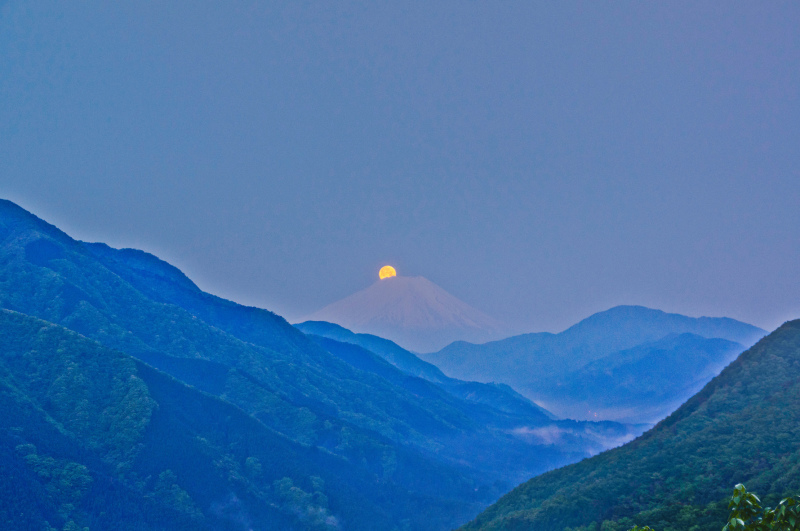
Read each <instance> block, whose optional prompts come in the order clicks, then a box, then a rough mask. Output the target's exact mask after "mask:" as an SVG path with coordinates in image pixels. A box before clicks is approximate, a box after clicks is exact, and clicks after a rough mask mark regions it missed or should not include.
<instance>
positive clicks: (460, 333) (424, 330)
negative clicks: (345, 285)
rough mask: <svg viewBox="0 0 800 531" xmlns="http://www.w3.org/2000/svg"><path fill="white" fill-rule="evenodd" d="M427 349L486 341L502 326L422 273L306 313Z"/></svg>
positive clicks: (391, 279)
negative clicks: (452, 343) (457, 341)
mask: <svg viewBox="0 0 800 531" xmlns="http://www.w3.org/2000/svg"><path fill="white" fill-rule="evenodd" d="M303 320H304V321H306V320H307V321H328V322H332V323H336V324H339V325H341V326H344V327H345V328H348V329H350V330H353V331H354V332H358V333H368V334H375V335H378V336H381V337H385V338H387V339H391V340H392V341H395V342H397V343H399V344H401V345H403V346H405V347H407V348H409V349H411V350H416V351H418V352H426V351H428V352H430V351H433V350H436V349H438V348H442V347H443V346H445V345H447V344H449V343H451V342H452V341H455V340H459V339H461V340H469V341H487V340H489V339H493V338H496V337H498V336H499V335H500V332H501V330H502V328H503V326H502V325H501V324H500V323H499V322H498V321H496V320H494V319H493V318H491V317H489V316H488V315H486V314H484V313H482V312H480V311H479V310H476V309H475V308H473V307H472V306H470V305H468V304H467V303H465V302H463V301H462V300H460V299H458V298H456V297H455V296H453V295H451V294H450V293H448V292H447V291H445V290H444V289H442V288H441V287H439V286H437V285H436V284H434V283H433V282H431V281H430V280H428V279H427V278H425V277H421V276H416V277H403V276H390V277H386V278H383V279H381V280H378V281H376V282H375V283H374V284H372V285H371V286H369V287H368V288H365V289H363V290H361V291H358V292H356V293H354V294H352V295H350V296H348V297H345V298H344V299H341V300H339V301H336V302H334V303H332V304H329V305H328V306H325V307H324V308H322V309H321V310H319V311H317V312H314V313H313V314H311V315H309V316H308V317H306V318H305V319H303Z"/></svg>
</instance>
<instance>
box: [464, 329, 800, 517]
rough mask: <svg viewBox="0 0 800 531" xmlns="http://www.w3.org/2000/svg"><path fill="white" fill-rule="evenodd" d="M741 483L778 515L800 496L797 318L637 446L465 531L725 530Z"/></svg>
mask: <svg viewBox="0 0 800 531" xmlns="http://www.w3.org/2000/svg"><path fill="white" fill-rule="evenodd" d="M741 339H744V338H741ZM737 483H744V484H745V485H746V486H747V488H748V490H750V491H752V492H757V493H758V494H759V495H760V496H762V498H763V499H764V502H765V503H766V504H767V505H770V506H773V507H774V506H775V504H776V502H777V501H778V500H779V499H780V498H782V497H784V496H787V495H797V493H798V491H800V320H797V321H791V322H788V323H786V324H784V325H783V326H781V327H780V328H779V329H778V330H776V331H775V332H773V333H772V334H770V335H768V336H767V337H765V338H763V339H762V340H761V341H759V342H758V343H757V344H756V345H755V346H754V347H752V348H750V349H749V350H748V351H747V352H745V353H743V354H742V355H740V356H739V357H738V358H737V359H736V360H735V361H734V362H733V363H731V364H730V365H729V366H728V367H726V368H725V369H724V370H723V371H722V373H720V374H719V375H718V376H717V377H715V378H714V379H712V380H711V381H710V382H709V383H708V384H707V385H706V386H705V387H703V389H702V390H701V391H700V392H699V393H697V394H696V395H694V396H693V397H692V398H691V399H690V400H689V401H687V402H686V403H685V404H684V405H683V406H681V407H680V408H679V409H678V410H677V411H675V412H674V413H673V414H671V415H670V416H669V417H667V418H666V419H664V420H663V421H661V422H660V423H659V424H658V425H657V426H656V427H655V428H653V429H652V430H650V431H648V432H647V433H645V434H644V435H642V436H641V437H639V438H638V439H636V440H634V441H632V442H630V443H628V444H625V445H624V446H622V447H620V448H616V449H613V450H609V451H607V452H604V453H602V454H600V455H598V456H595V457H593V458H591V459H587V460H584V461H581V462H580V463H576V464H573V465H570V466H567V467H564V468H561V469H559V470H554V471H552V472H548V473H546V474H543V475H541V476H538V477H535V478H533V479H531V480H530V481H528V482H526V483H524V484H523V485H520V486H519V487H517V488H516V489H514V490H513V491H511V492H510V493H509V494H507V495H505V496H503V497H502V498H501V499H500V500H499V501H498V502H497V503H496V504H494V505H493V506H492V507H490V508H489V509H487V510H486V511H484V512H483V513H482V514H481V515H479V516H478V517H477V518H476V519H475V520H474V521H473V522H471V523H470V524H468V525H466V526H464V527H463V529H464V530H465V531H467V530H492V531H500V530H522V529H536V530H537V531H561V530H564V529H571V530H573V531H590V530H599V529H603V530H614V531H616V530H627V529H630V528H631V527H632V526H633V525H634V524H636V525H639V526H644V525H648V526H651V527H652V528H653V529H672V530H675V531H690V530H701V529H720V528H721V527H722V526H723V525H724V523H725V522H726V521H727V517H728V513H729V509H728V501H729V498H730V494H731V491H732V490H733V487H734V485H735V484H737Z"/></svg>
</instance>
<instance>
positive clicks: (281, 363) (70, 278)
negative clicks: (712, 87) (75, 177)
mask: <svg viewBox="0 0 800 531" xmlns="http://www.w3.org/2000/svg"><path fill="white" fill-rule="evenodd" d="M0 307H1V308H3V309H5V310H8V312H5V313H3V315H2V320H0V333H2V341H3V342H4V343H5V345H6V348H5V349H4V351H3V358H2V360H0V361H1V362H2V364H1V365H0V392H2V393H3V395H4V396H5V397H7V400H6V399H4V401H3V402H2V407H3V408H4V409H3V413H4V414H3V415H2V416H1V417H0V420H2V422H0V451H2V458H1V459H0V466H2V468H3V472H4V473H3V474H0V491H2V492H3V493H4V494H7V496H6V497H4V500H8V501H5V502H4V503H3V504H2V508H3V511H4V512H3V513H2V514H0V518H3V520H2V521H9V522H13V521H14V518H15V514H17V513H18V511H19V509H21V508H24V510H25V511H26V513H25V514H26V519H27V521H28V522H30V524H31V525H32V526H40V527H41V526H45V525H54V526H57V527H59V528H63V527H65V526H67V527H69V526H72V525H77V526H88V525H90V524H91V525H92V526H93V527H97V528H115V527H116V528H124V527H126V525H128V524H129V523H131V522H133V523H135V527H136V528H138V529H180V528H187V526H188V527H189V528H198V529H204V528H208V529H240V528H242V525H250V527H253V528H254V529H263V528H270V527H279V528H286V529H292V528H297V529H333V528H337V527H338V528H342V529H364V530H368V529H369V530H372V529H394V528H397V527H399V528H401V529H402V528H408V529H421V530H426V529H431V530H433V529H449V528H452V527H453V526H455V525H458V524H460V523H463V522H465V521H466V520H468V519H469V518H470V517H472V516H473V515H474V514H475V513H476V512H477V511H478V510H479V509H480V508H482V507H485V506H486V505H487V504H488V503H490V502H491V501H493V500H494V499H496V497H497V496H498V495H499V494H501V493H502V492H503V491H505V490H507V489H508V488H510V487H511V486H513V484H515V483H516V482H518V481H521V480H522V479H524V478H526V477H530V476H532V475H535V474H538V473H541V472H542V471H545V470H548V469H551V468H554V467H556V466H560V465H563V464H566V463H568V462H573V461H576V460H578V459H581V458H583V457H586V456H588V455H592V454H594V453H597V452H598V451H601V450H602V449H603V448H606V447H608V446H610V445H614V444H619V443H620V442H622V441H624V440H627V439H630V438H631V437H632V436H633V435H634V434H635V433H636V431H635V430H636V428H635V427H631V426H624V425H621V424H618V423H613V422H602V423H592V422H576V421H569V420H561V421H557V420H553V419H552V418H551V417H550V416H549V415H548V414H547V413H546V412H544V411H542V410H541V409H540V408H537V407H535V406H533V405H531V404H529V403H528V402H527V401H526V400H525V399H524V398H522V397H520V396H519V395H516V394H515V393H514V392H513V391H512V390H510V389H508V388H505V387H502V386H500V387H498V386H489V385H485V384H470V382H458V381H453V380H450V379H446V381H445V382H436V378H433V379H432V380H427V379H424V378H420V377H418V376H417V375H414V374H413V371H412V372H411V373H410V374H409V372H406V371H405V370H401V369H400V368H399V367H398V366H397V365H393V364H390V363H388V362H386V361H385V359H384V358H383V357H381V356H378V355H376V354H374V353H372V352H371V351H369V350H366V349H364V348H363V347H360V346H358V345H353V344H349V343H343V342H339V341H335V340H330V339H329V338H322V339H320V337H321V336H317V337H309V336H306V335H305V334H303V333H302V332H300V331H299V330H297V329H296V328H294V327H292V326H291V325H289V324H288V323H287V322H286V321H285V320H283V319H282V318H281V317H279V316H277V315H275V314H273V313H271V312H268V311H266V310H261V309H258V308H250V307H244V306H240V305H238V304H235V303H233V302H230V301H227V300H224V299H220V298H218V297H215V296H213V295H210V294H208V293H204V292H203V291H201V290H200V289H199V288H197V286H196V285H195V284H194V283H193V282H192V281H191V280H189V279H188V278H187V277H186V276H185V275H183V274H182V273H181V272H180V271H179V270H178V269H176V268H175V267H173V266H171V265H169V264H167V263H165V262H163V261H161V260H159V259H158V258H156V257H154V256H152V255H150V254H147V253H144V252H142V251H137V250H133V249H123V250H117V249H112V248H110V247H108V246H106V245H104V244H90V243H84V242H79V241H76V240H73V239H72V238H70V237H69V236H68V235H66V234H65V233H63V232H62V231H60V230H58V229H57V228H56V227H53V226H52V225H49V224H47V223H46V222H44V221H42V220H40V219H38V218H37V217H35V216H33V215H32V214H30V213H28V212H26V211H25V210H23V209H21V208H19V207H18V206H17V205H15V204H13V203H11V202H9V201H0ZM12 346H13V348H11V347H12ZM398 348H399V347H398ZM408 354H409V356H411V355H410V353H408ZM407 359H408V360H411V361H412V362H413V359H412V358H411V357H408V356H407ZM106 360H108V361H106ZM112 360H113V361H112ZM106 363H111V364H112V366H113V367H119V368H120V369H119V370H117V369H113V370H112V369H108V368H107V367H106V365H105V364H106ZM418 364H423V362H421V361H418ZM398 365H399V364H398ZM109 371H110V372H109ZM428 371H433V369H432V368H430V367H429V368H428ZM97 397H103V399H102V400H101V401H98V400H99V399H98V398H97ZM526 404H527V405H526ZM98 408H101V409H98ZM92 422H95V423H96V425H94V424H92ZM98 430H100V431H98ZM108 434H117V435H114V437H117V436H118V437H120V438H121V439H119V441H120V442H119V443H116V442H113V441H115V440H117V439H113V438H112V441H111V442H104V441H105V439H106V438H108V437H109V435H108ZM554 437H556V438H557V443H558V444H555V442H556V438H554ZM54 478H63V479H64V481H68V478H73V479H74V481H73V480H69V481H73V482H72V483H69V481H68V485H69V487H68V490H67V491H65V492H62V491H61V490H60V487H59V486H58V485H59V484H58V483H54V482H55V481H57V480H56V479H54ZM20 482H22V484H24V488H20ZM111 484H113V485H116V486H117V490H113V489H112V490H109V491H108V493H107V496H105V497H104V496H100V495H94V494H91V492H94V491H91V490H89V489H91V488H94V487H91V486H92V485H94V486H97V488H100V489H106V490H108V485H111ZM209 485H213V488H210V486H209ZM104 500H106V501H108V504H107V505H104ZM120 522H123V524H120ZM187 522H190V523H191V524H187ZM243 522H244V523H245V524H243ZM116 524H119V525H116ZM131 525H133V524H131Z"/></svg>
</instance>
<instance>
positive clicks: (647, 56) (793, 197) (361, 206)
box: [0, 0, 800, 332]
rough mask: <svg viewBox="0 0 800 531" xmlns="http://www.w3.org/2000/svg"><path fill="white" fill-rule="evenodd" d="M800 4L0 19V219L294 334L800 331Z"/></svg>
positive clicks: (284, 10) (294, 7) (172, 12)
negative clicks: (696, 325) (455, 305)
mask: <svg viewBox="0 0 800 531" xmlns="http://www.w3.org/2000/svg"><path fill="white" fill-rule="evenodd" d="M798 27H800V3H798V2H779V1H775V2H718V1H714V2H698V1H691V2H680V1H675V2H529V1H522V2H447V1H440V2H392V3H389V2H373V1H369V2H318V3H309V2H299V1H291V2H194V1H193V2H169V3H167V2H147V1H136V2H128V3H122V2H119V3H108V2H47V1H43V2H22V1H6V2H3V1H2V0H0V197H3V198H6V199H10V200H12V201H15V202H17V203H18V204H20V205H21V206H22V207H24V208H26V209H28V210H30V211H32V212H33V213H35V214H36V215H38V216H39V217H42V218H44V219H46V220H47V221H49V222H51V223H53V224H55V225H57V226H58V227H60V228H61V229H63V230H65V231H66V232H68V233H69V234H70V235H72V236H73V237H76V238H78V239H82V240H87V241H104V242H107V243H109V244H110V245H112V246H115V247H135V248H140V249H144V250H146V251H149V252H152V253H154V254H156V255H158V256H159V257H161V258H162V259H165V260H167V261H169V262H171V263H173V264H175V265H176V266H178V267H179V268H181V269H182V270H183V271H184V272H185V273H187V274H188V275H189V276H190V277H191V278H192V279H193V280H195V282H196V283H197V284H198V285H199V286H200V287H201V288H203V289H205V290H207V291H210V292H212V293H215V294H218V295H221V296H223V297H226V298H230V299H233V300H235V301H237V302H241V303H244V304H249V305H255V306H260V307H265V308H268V309H270V310H273V311H275V312H277V313H279V314H281V315H284V316H285V317H287V318H288V319H290V320H296V319H299V318H301V317H302V316H304V315H306V314H309V313H311V312H313V311H315V310H317V309H319V308H320V307H322V306H324V305H326V304H328V303H331V302H333V301H335V300H337V299H340V298H342V297H345V296H347V295H349V294H351V293H353V292H355V291H357V290H360V289H363V288H365V287H367V286H369V285H370V284H371V283H373V282H374V281H376V280H377V272H378V269H379V268H380V267H381V266H383V265H385V264H391V265H393V266H395V267H396V268H397V272H398V274H399V275H404V276H418V275H421V276H424V277H426V278H428V279H429V280H431V281H433V282H435V283H436V284H438V285H440V286H441V287H443V288H444V289H446V290H447V291H449V292H450V293H452V294H453V295H455V296H457V297H459V298H460V299H462V300H464V301H465V302H467V303H469V304H471V305H473V306H475V307H476V308H478V309H480V310H482V311H484V312H486V313H488V314H489V315H492V316H494V317H496V318H497V319H500V320H502V321H504V322H505V323H507V324H508V325H509V327H511V328H513V329H514V330H515V331H520V332H522V331H525V332H533V331H554V332H556V331H559V330H562V329H564V328H566V327H567V326H569V325H571V324H573V323H575V322H577V321H578V320H580V319H582V318H584V317H586V316H588V315H590V314H591V313H594V312H596V311H601V310H604V309H607V308H610V307H612V306H615V305H617V304H640V305H644V306H648V307H651V308H659V309H662V310H665V311H672V312H678V313H683V314H686V315H692V316H700V315H711V316H729V317H734V318H737V319H741V320H744V321H747V322H750V323H753V324H756V325H759V326H762V327H764V328H767V329H773V328H775V327H777V326H778V325H780V324H781V323H782V322H783V321H785V320H787V319H791V318H800V274H799V273H800V271H798V269H799V268H800V31H798V30H797V28H798Z"/></svg>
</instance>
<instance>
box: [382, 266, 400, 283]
mask: <svg viewBox="0 0 800 531" xmlns="http://www.w3.org/2000/svg"><path fill="white" fill-rule="evenodd" d="M378 276H379V277H381V280H383V279H384V278H389V277H396V276H397V271H395V270H394V268H393V267H392V266H383V267H382V268H381V270H380V271H378Z"/></svg>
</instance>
